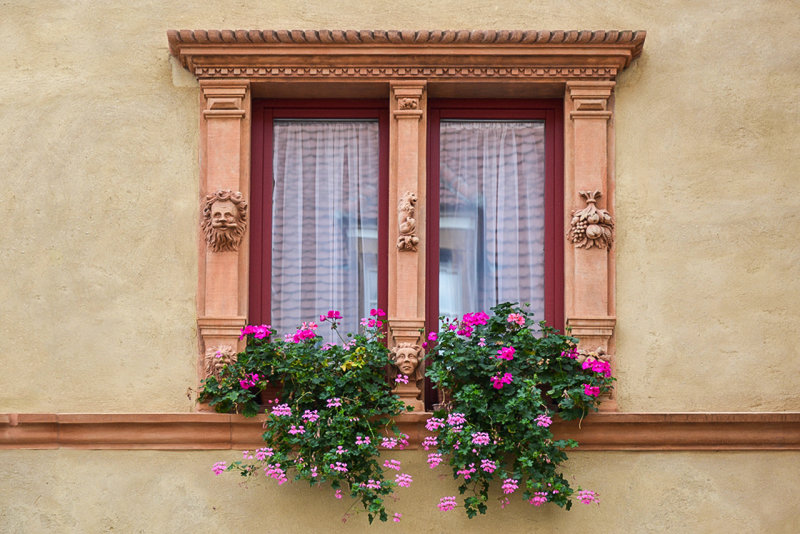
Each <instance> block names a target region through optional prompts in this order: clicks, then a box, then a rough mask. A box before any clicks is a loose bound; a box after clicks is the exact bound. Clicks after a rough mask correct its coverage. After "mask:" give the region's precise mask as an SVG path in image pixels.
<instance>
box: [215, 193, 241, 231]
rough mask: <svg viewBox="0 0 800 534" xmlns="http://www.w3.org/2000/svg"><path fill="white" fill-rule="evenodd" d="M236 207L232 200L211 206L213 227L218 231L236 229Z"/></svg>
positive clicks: (221, 201) (217, 202)
mask: <svg viewBox="0 0 800 534" xmlns="http://www.w3.org/2000/svg"><path fill="white" fill-rule="evenodd" d="M237 225H238V223H237V221H236V206H235V205H234V203H233V202H231V201H230V200H218V201H216V202H214V205H213V206H211V226H212V227H213V228H216V229H218V230H227V229H228V228H236V226H237Z"/></svg>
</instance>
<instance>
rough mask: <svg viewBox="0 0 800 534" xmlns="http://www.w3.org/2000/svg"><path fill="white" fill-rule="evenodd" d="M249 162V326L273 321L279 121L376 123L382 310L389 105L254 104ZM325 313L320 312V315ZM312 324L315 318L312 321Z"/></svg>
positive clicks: (324, 101) (334, 102)
mask: <svg viewBox="0 0 800 534" xmlns="http://www.w3.org/2000/svg"><path fill="white" fill-rule="evenodd" d="M252 109H253V115H252V116H253V119H252V125H251V128H252V137H251V144H252V146H251V162H250V183H251V188H250V210H251V211H250V269H249V276H250V284H249V303H248V322H249V323H250V324H262V323H264V324H269V323H270V322H271V309H272V308H271V298H272V294H271V290H272V285H271V280H272V240H271V237H272V190H273V174H272V156H273V150H272V149H273V129H272V125H273V121H274V120H275V119H374V120H377V121H378V132H379V133H378V135H379V148H378V150H379V160H378V161H379V168H378V199H377V202H378V305H379V306H380V307H381V308H383V309H386V305H387V302H388V295H389V292H388V291H389V276H388V272H387V271H388V267H389V259H388V257H389V245H388V239H387V236H388V233H389V232H388V219H387V217H388V212H389V110H388V107H387V105H386V101H385V100H327V99H314V100H279V99H270V100H254V101H253V108H252ZM324 311H325V310H320V313H322V312H324ZM309 319H313V317H310V318H309Z"/></svg>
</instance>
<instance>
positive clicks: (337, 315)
mask: <svg viewBox="0 0 800 534" xmlns="http://www.w3.org/2000/svg"><path fill="white" fill-rule="evenodd" d="M341 318H342V314H341V312H339V311H338V310H328V313H327V314H325V315H320V316H319V320H320V322H322V321H326V320H328V319H334V320H335V319H341Z"/></svg>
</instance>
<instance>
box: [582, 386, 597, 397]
mask: <svg viewBox="0 0 800 534" xmlns="http://www.w3.org/2000/svg"><path fill="white" fill-rule="evenodd" d="M583 393H584V394H585V395H588V396H590V397H597V396H598V395H600V387H599V386H590V385H589V384H584V385H583Z"/></svg>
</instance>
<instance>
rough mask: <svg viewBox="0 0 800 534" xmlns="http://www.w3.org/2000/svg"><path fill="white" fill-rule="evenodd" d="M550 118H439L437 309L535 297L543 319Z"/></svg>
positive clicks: (453, 310)
mask: <svg viewBox="0 0 800 534" xmlns="http://www.w3.org/2000/svg"><path fill="white" fill-rule="evenodd" d="M544 158H545V152H544V123H543V122H541V121H526V122H515V121H496V122H495V121H460V120H459V121H447V120H443V121H441V123H440V167H439V187H440V207H439V217H440V221H439V246H440V251H439V256H440V261H439V312H440V315H446V316H448V317H453V316H457V315H462V314H464V313H466V312H474V311H488V310H489V308H491V307H492V306H494V305H495V304H497V303H500V302H506V301H508V302H521V303H523V304H524V303H529V304H530V305H531V310H532V311H533V312H534V313H535V314H536V316H537V317H538V318H539V319H544V222H545V219H544V186H545V159H544Z"/></svg>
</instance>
